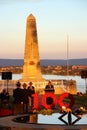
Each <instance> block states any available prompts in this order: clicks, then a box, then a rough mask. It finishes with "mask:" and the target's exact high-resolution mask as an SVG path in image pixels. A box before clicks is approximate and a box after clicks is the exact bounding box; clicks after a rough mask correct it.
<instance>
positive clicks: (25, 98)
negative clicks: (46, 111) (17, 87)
mask: <svg viewBox="0 0 87 130" xmlns="http://www.w3.org/2000/svg"><path fill="white" fill-rule="evenodd" d="M22 86H23V113H28V104H29V99H28V90H27V84H26V83H24V84H23V85H22Z"/></svg>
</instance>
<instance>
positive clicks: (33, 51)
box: [22, 14, 43, 82]
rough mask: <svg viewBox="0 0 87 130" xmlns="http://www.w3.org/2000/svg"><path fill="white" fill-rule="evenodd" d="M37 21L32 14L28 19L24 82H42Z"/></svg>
mask: <svg viewBox="0 0 87 130" xmlns="http://www.w3.org/2000/svg"><path fill="white" fill-rule="evenodd" d="M42 80H43V79H42V74H41V69H40V58H39V48H38V37H37V28H36V19H35V17H34V16H33V15H32V14H30V15H29V16H28V17H27V24H26V39H25V53H24V65H23V75H22V81H26V82H27V81H34V82H36V81H42Z"/></svg>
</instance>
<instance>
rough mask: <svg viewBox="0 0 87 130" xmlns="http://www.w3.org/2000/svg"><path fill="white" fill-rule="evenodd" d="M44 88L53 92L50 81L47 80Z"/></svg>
mask: <svg viewBox="0 0 87 130" xmlns="http://www.w3.org/2000/svg"><path fill="white" fill-rule="evenodd" d="M45 90H47V91H50V92H51V91H52V92H54V85H53V84H52V82H51V81H49V82H48V84H47V85H46V87H45Z"/></svg>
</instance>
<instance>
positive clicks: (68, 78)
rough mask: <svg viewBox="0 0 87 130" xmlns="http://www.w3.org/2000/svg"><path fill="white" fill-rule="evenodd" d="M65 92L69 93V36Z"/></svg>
mask: <svg viewBox="0 0 87 130" xmlns="http://www.w3.org/2000/svg"><path fill="white" fill-rule="evenodd" d="M67 90H68V91H69V36H68V35H67Z"/></svg>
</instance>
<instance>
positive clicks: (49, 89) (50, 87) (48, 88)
mask: <svg viewBox="0 0 87 130" xmlns="http://www.w3.org/2000/svg"><path fill="white" fill-rule="evenodd" d="M45 92H52V93H54V86H53V84H52V82H51V81H49V82H48V84H47V85H46V86H45ZM46 103H47V104H52V103H53V99H52V98H51V97H48V98H47V99H46Z"/></svg>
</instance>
